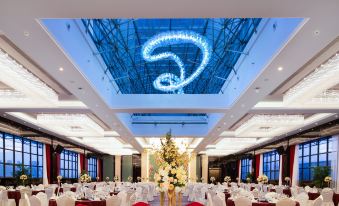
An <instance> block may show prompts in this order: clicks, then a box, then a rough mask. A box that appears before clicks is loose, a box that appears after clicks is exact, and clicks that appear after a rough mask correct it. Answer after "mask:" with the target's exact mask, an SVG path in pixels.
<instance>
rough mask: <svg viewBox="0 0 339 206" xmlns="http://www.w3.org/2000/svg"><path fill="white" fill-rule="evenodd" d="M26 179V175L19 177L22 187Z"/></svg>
mask: <svg viewBox="0 0 339 206" xmlns="http://www.w3.org/2000/svg"><path fill="white" fill-rule="evenodd" d="M27 179H28V177H27V175H25V174H23V175H20V180H21V181H22V185H23V186H25V181H26V180H27Z"/></svg>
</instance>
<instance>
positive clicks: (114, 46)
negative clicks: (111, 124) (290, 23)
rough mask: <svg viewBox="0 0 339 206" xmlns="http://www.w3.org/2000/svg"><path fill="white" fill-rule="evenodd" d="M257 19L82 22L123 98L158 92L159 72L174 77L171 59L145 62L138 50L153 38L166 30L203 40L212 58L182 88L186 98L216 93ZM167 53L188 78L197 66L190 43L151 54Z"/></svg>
mask: <svg viewBox="0 0 339 206" xmlns="http://www.w3.org/2000/svg"><path fill="white" fill-rule="evenodd" d="M260 20H261V19H258V18H254V19H252V18H232V19H83V23H84V25H85V26H86V31H87V32H88V33H89V34H90V35H91V38H92V40H93V42H94V44H95V45H96V47H97V49H98V51H99V52H98V53H97V55H101V57H102V58H103V60H104V61H105V63H106V65H107V75H111V77H112V78H111V79H112V80H114V81H115V82H116V84H117V85H118V86H119V89H120V92H121V93H122V94H159V93H163V92H161V91H158V90H156V89H154V88H153V81H154V80H155V79H156V77H157V76H159V75H160V74H161V73H164V72H170V73H174V74H176V75H177V74H179V69H178V66H177V65H175V63H174V62H172V61H170V60H163V61H158V62H151V63H150V62H145V61H144V60H143V59H142V57H141V54H140V50H141V46H142V45H143V44H144V43H145V42H146V41H147V40H148V39H150V38H151V37H152V36H154V35H156V34H158V33H161V32H166V31H171V30H173V31H178V30H191V31H194V32H196V33H199V34H201V35H203V36H206V37H207V39H208V40H209V41H210V43H211V45H212V52H213V53H212V58H211V60H210V62H209V64H208V65H207V67H206V68H205V70H204V71H203V72H202V73H201V74H200V75H199V77H198V78H197V79H195V80H194V81H193V82H192V83H191V84H189V85H188V86H186V87H185V88H184V91H185V93H186V94H217V93H219V92H220V89H221V88H222V86H223V85H224V83H225V81H226V79H227V77H228V75H229V74H230V73H231V72H232V71H233V72H235V70H234V65H235V64H236V62H237V60H238V59H239V57H240V56H241V55H242V54H246V51H244V49H245V47H246V45H247V43H248V41H249V40H250V38H251V36H252V35H253V33H254V32H256V28H257V26H258V24H259V23H260ZM161 51H172V52H173V53H175V54H176V55H178V56H179V57H180V58H181V59H182V60H183V62H184V63H185V66H186V72H187V75H190V74H192V73H193V72H194V71H195V69H196V67H197V66H198V65H199V63H200V61H201V58H202V55H201V52H200V49H199V48H198V47H196V46H195V45H192V44H176V45H171V46H168V47H165V48H158V49H157V50H156V51H155V52H161Z"/></svg>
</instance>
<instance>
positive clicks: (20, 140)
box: [0, 131, 44, 179]
mask: <svg viewBox="0 0 339 206" xmlns="http://www.w3.org/2000/svg"><path fill="white" fill-rule="evenodd" d="M6 138H7V139H8V140H6ZM0 139H1V142H0V156H1V157H0V160H2V161H1V162H0V170H1V172H0V178H15V173H16V171H17V169H19V168H20V167H25V168H28V170H29V173H30V175H31V177H32V179H41V178H43V159H44V158H43V155H44V152H43V150H44V146H43V145H44V144H43V143H41V142H37V141H34V140H31V139H28V138H24V137H22V136H18V135H14V134H10V133H6V132H1V131H0ZM10 142H11V143H10ZM6 143H10V144H9V146H8V145H6ZM26 143H28V144H26ZM25 145H29V146H28V151H26V150H27V146H25ZM32 145H33V146H32ZM34 145H35V146H34ZM33 148H36V150H35V151H33ZM6 152H9V153H10V156H12V157H11V162H7V159H6ZM26 155H27V156H26ZM25 157H29V160H28V161H27V158H26V159H25ZM32 157H33V158H32ZM17 159H18V160H19V159H20V161H21V162H17ZM33 159H35V160H36V161H34V160H33ZM27 162H28V164H27ZM9 168H11V170H12V171H7V170H8V169H9ZM33 171H35V172H33Z"/></svg>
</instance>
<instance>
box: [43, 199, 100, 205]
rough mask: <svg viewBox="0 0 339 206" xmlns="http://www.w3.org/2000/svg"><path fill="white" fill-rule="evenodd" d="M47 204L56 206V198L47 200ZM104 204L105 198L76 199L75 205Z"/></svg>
mask: <svg viewBox="0 0 339 206" xmlns="http://www.w3.org/2000/svg"><path fill="white" fill-rule="evenodd" d="M48 205H49V206H57V203H56V200H49V204H48ZM80 205H85V206H106V200H76V201H75V206H80Z"/></svg>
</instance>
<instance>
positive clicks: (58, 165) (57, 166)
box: [55, 153, 60, 176]
mask: <svg viewBox="0 0 339 206" xmlns="http://www.w3.org/2000/svg"><path fill="white" fill-rule="evenodd" d="M55 159H56V168H55V169H56V174H57V176H58V175H60V154H59V153H55Z"/></svg>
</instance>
